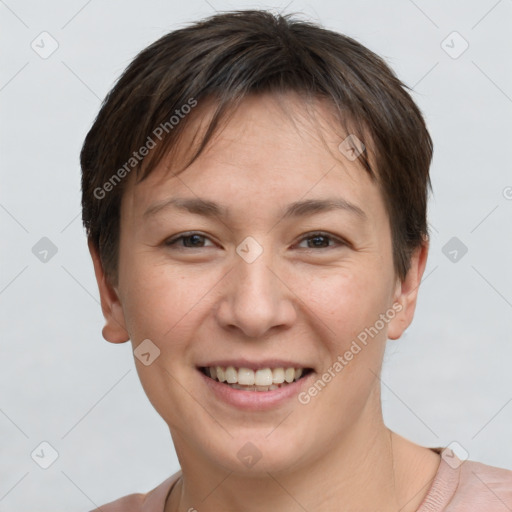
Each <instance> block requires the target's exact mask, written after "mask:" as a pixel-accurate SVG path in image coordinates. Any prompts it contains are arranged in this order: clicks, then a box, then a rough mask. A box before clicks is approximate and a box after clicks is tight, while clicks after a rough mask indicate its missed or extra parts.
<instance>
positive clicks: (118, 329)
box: [87, 239, 130, 343]
mask: <svg viewBox="0 0 512 512" xmlns="http://www.w3.org/2000/svg"><path fill="white" fill-rule="evenodd" d="M87 245H88V246H89V252H90V253H91V258H92V262H93V264H94V274H95V275H96V282H97V283H98V289H99V292H100V299H101V310H102V311H103V316H104V317H105V326H104V327H103V330H102V331H101V332H102V335H103V338H105V340H107V341H110V342H111V343H124V342H125V341H128V340H129V339H130V335H129V334H128V331H127V330H126V325H125V320H124V313H123V308H122V305H121V302H120V300H119V297H118V293H117V290H116V289H115V288H114V287H113V286H112V285H111V284H110V283H109V281H108V279H107V277H106V275H105V272H104V271H103V267H102V264H101V260H100V256H99V254H98V251H97V249H96V247H95V246H94V244H93V243H92V240H90V239H89V240H88V241H87Z"/></svg>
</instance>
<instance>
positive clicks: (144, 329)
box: [123, 264, 218, 351]
mask: <svg viewBox="0 0 512 512" xmlns="http://www.w3.org/2000/svg"><path fill="white" fill-rule="evenodd" d="M217 281H218V279H214V276H211V275H210V274H209V273H207V272H204V271H203V272H201V271H197V272H192V273H191V272H190V270H188V271H187V273H185V272H184V270H183V268H180V267H179V266H171V265H168V264H160V265H159V264H156V265H155V264H151V265H149V264H148V265H144V264H139V265H138V264H133V266H132V271H131V273H130V276H129V278H128V279H127V280H126V281H125V283H126V284H125V287H124V290H123V291H124V297H125V300H124V301H123V302H124V304H123V305H124V312H125V320H126V325H127V328H128V330H129V332H130V334H131V335H133V336H134V337H133V338H132V339H135V340H138V339H141V340H142V339H144V338H149V339H152V340H153V339H154V340H155V342H156V343H157V344H158V345H159V346H160V348H161V350H167V351H169V350H170V349H172V350H173V351H175V350H179V348H180V340H186V339H188V338H187V329H188V326H191V325H192V323H193V319H194V318H197V315H198V314H202V312H203V311H204V309H205V308H207V307H208V304H209V302H210V300H209V297H210V298H211V297H212V296H213V292H212V290H213V288H214V287H215V284H216V282H217ZM208 292H210V293H208Z"/></svg>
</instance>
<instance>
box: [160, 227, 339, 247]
mask: <svg viewBox="0 0 512 512" xmlns="http://www.w3.org/2000/svg"><path fill="white" fill-rule="evenodd" d="M192 236H200V237H203V238H206V239H208V237H207V236H206V235H203V234H202V233H198V232H196V231H191V232H189V233H183V234H181V235H179V236H177V237H175V238H172V239H170V240H166V241H165V245H166V246H167V247H172V246H174V245H176V243H177V242H178V241H179V240H184V239H186V238H189V237H192ZM318 237H322V238H326V239H329V240H331V241H333V242H335V243H336V244H338V245H339V246H347V245H349V244H348V243H347V242H345V241H344V240H341V239H340V238H338V237H335V236H333V235H331V234H329V233H326V232H324V231H314V232H311V233H307V234H306V235H305V236H303V237H302V238H301V239H300V240H299V242H298V243H301V242H303V241H304V240H308V239H312V238H318ZM335 247H336V246H328V247H318V249H334V248H335ZM179 249H203V247H183V246H180V247H179ZM314 249H315V247H308V248H306V250H314Z"/></svg>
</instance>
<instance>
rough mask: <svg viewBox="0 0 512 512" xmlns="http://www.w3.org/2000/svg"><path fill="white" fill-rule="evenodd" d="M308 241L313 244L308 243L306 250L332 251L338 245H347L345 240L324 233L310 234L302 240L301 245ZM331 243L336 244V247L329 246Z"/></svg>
mask: <svg viewBox="0 0 512 512" xmlns="http://www.w3.org/2000/svg"><path fill="white" fill-rule="evenodd" d="M308 240H311V244H309V243H308V247H305V249H330V248H333V247H335V246H336V245H347V244H346V243H345V242H343V240H340V239H339V238H337V237H334V236H332V235H330V234H329V233H323V232H318V233H309V234H307V235H306V236H304V237H303V238H302V239H301V240H300V243H302V242H304V241H308ZM331 241H332V242H334V245H329V242H331Z"/></svg>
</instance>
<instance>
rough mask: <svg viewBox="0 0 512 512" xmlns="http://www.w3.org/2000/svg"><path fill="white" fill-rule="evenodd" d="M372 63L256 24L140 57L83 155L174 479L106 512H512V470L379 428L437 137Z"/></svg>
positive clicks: (119, 339)
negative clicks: (165, 430)
mask: <svg viewBox="0 0 512 512" xmlns="http://www.w3.org/2000/svg"><path fill="white" fill-rule="evenodd" d="M404 87H405V86H404V85H403V84H402V83H401V82H400V81H399V80H398V78H397V77H396V76H395V75H394V74H393V72H392V71H391V70H390V69H389V67H388V66H387V65H386V64H385V62H384V61H383V60H382V59H381V58H379V57H378V56H377V55H375V54H374V53H372V52H371V51H369V50H368V49H367V48H365V47H364V46H362V45H361V44H359V43H357V42H356V41H354V40H353V39H350V38H348V37H345V36H343V35H341V34H337V33H335V32H332V31H328V30H326V29H323V28H321V27H318V26H316V25H313V24H310V23H306V22H302V21H297V20H293V19H291V17H290V16H284V17H283V16H279V15H277V16H276V15H272V14H270V13H268V12H265V11H238V12H231V13H225V14H219V15H216V16H213V17H211V18H210V19H207V20H204V21H201V22H198V23H196V24H193V25H191V26H189V27H187V28H184V29H181V30H177V31H174V32H171V33H170V34H168V35H166V36H164V37H162V38H161V39H160V40H158V41H156V42H155V43H153V44H152V45H151V46H149V47H148V48H146V49H145V50H144V51H142V52H141V53H140V54H139V55H138V56H137V57H136V58H135V60H134V61H133V62H132V63H131V64H130V65H129V67H128V68H127V70H126V71H125V73H124V74H123V76H122V77H121V78H120V80H119V81H118V83H117V84H116V86H115V87H114V89H113V90H112V91H111V92H110V94H109V95H108V97H107V98H106V100H105V102H104V104H103V106H102V108H101V111H100V112H99V114H98V117H97V119H96V121H95V123H94V125H93V127H92V129H91V130H90V132H89V134H88V135H87V138H86V140H85V143H84V147H83V149H82V153H81V164H82V171H83V179H82V185H83V187H82V188H83V200H82V204H83V220H84V225H85V227H86V229H87V234H88V240H89V242H88V243H89V248H90V252H91V256H92V259H93V262H94V267H95V273H96V278H97V281H98V286H99V291H100V296H101V304H102V310H103V313H104V316H105V320H106V324H105V327H104V328H103V336H104V338H105V339H106V340H108V341H110V342H112V343H124V342H126V341H128V340H131V342H132V344H133V349H134V356H135V361H136V364H137V370H138V373H139V377H140V379H141V383H142V385H143V387H144V390H145V392H146V393H147V395H148V398H149V399H150V401H151V403H152V404H153V406H154V407H155V409H156V410H157V411H158V413H159V414H160V415H161V416H162V418H163V419H164V420H165V421H166V423H167V424H168V426H169V430H170V433H171V436H172V439H173V442H174V446H175V449H176V453H177V456H178V459H179V461H180V465H181V470H180V471H179V472H178V473H176V474H175V475H173V476H171V477H170V478H169V479H167V480H166V481H165V482H163V483H162V484H160V485H159V486H158V487H156V488H155V489H154V490H153V491H151V492H149V493H147V494H146V495H140V494H139V495H130V496H127V497H125V498H122V499H119V500H116V501H115V502H112V503H110V504H108V505H104V506H102V507H101V510H103V511H115V510H123V511H131V510H133V511H139V510H140V511H147V512H149V511H152V512H156V511H158V512H162V511H165V512H174V511H178V510H179V511H193V510H197V511H199V512H201V511H226V510H233V511H234V510H237V511H239V510H244V511H252V510H267V509H270V508H272V509H276V510H279V511H281V512H283V511H284V512H286V511H296V510H297V511H299V510H316V511H331V510H346V511H349V510H350V511H354V510H360V511H363V510H365V511H369V510H372V511H375V510H379V511H398V510H400V511H401V512H414V511H418V512H427V511H429V512H431V511H436V512H437V511H445V510H446V511H462V510H464V511H471V510H483V509H485V510H486V511H498V510H506V508H505V509H504V508H503V507H504V506H508V507H509V508H511V507H512V471H509V470H505V469H501V468H494V467H490V466H487V465H484V464H481V463H478V462H474V461H467V460H466V461H464V460H461V459H459V457H457V455H455V453H454V452H453V450H452V449H451V448H450V447H447V449H446V450H444V451H443V448H442V447H437V448H427V447H423V446H420V445H417V444H415V443H413V442H411V441H409V440H407V439H405V438H403V437H402V436H400V435H398V434H397V433H394V432H392V431H391V430H390V429H388V428H387V427H386V426H385V424H384V422H383V418H382V407H381V400H380V392H381V387H380V379H379V375H380V372H381V367H382V359H383V354H384V350H385V345H386V341H387V339H388V338H389V339H398V338H399V337H400V336H401V335H402V333H403V332H404V330H405V329H406V328H407V327H408V326H409V325H410V323H411V322H412V319H413V315H414V310H415V306H416V300H417V294H418V288H419V285H420V283H421V278H422V275H423V272H424V269H425V265H426V261H427V256H428V246H429V238H428V229H427V219H426V211H427V200H428V188H429V187H430V179H429V167H430V162H431V158H432V141H431V138H430V136H429V134H428V131H427V129H426V126H425V123H424V120H423V118H422V115H421V113H420V111H419V109H418V108H417V106H416V105H415V104H414V102H413V100H412V99H411V97H410V96H409V94H408V93H407V92H406V91H405V89H404Z"/></svg>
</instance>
